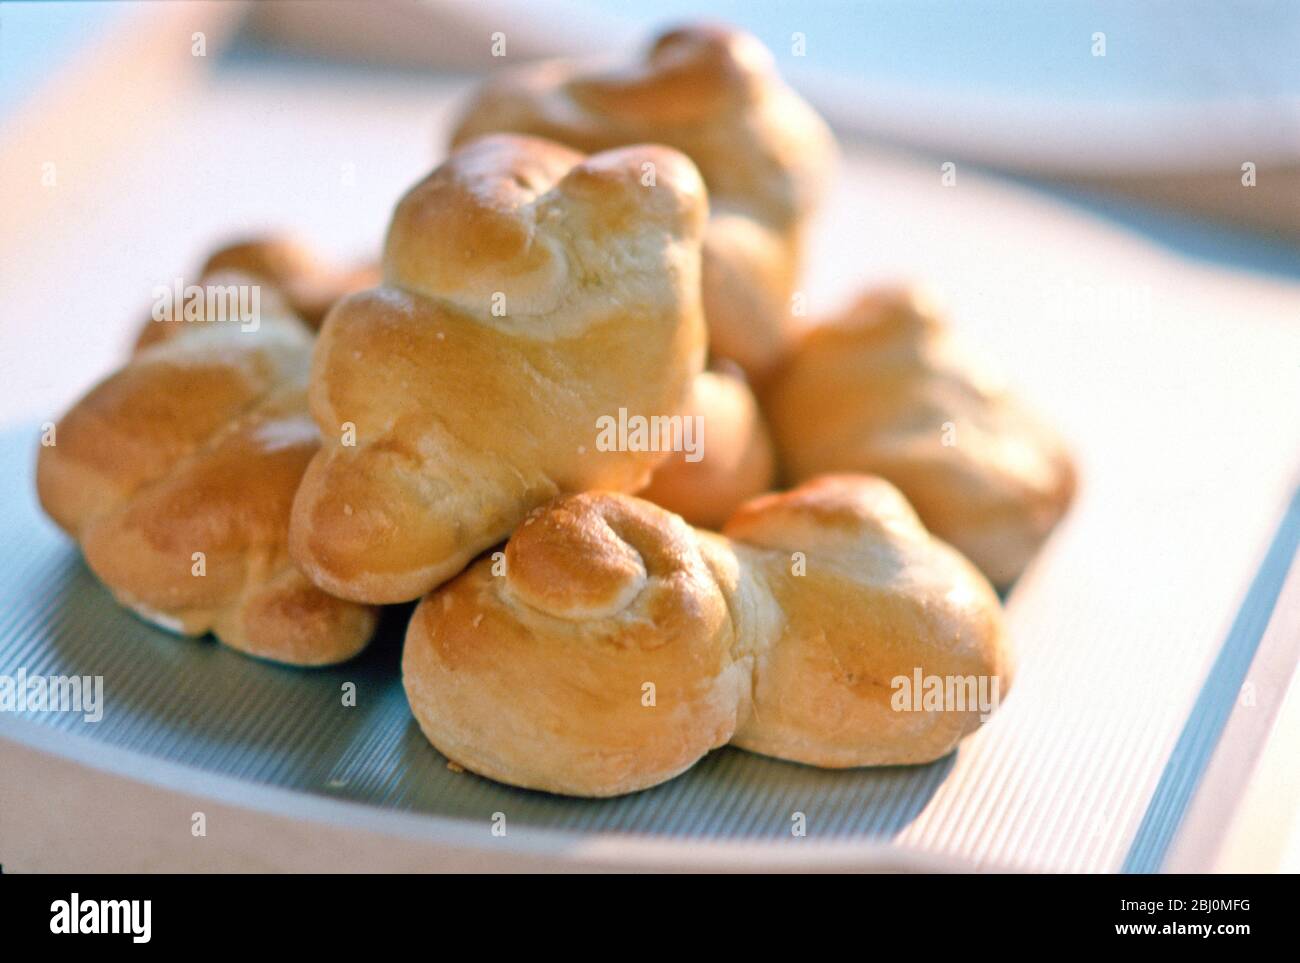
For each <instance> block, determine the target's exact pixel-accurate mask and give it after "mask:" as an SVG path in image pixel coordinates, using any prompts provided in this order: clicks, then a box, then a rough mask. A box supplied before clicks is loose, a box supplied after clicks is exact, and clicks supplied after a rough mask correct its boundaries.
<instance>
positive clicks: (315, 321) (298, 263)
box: [135, 235, 379, 350]
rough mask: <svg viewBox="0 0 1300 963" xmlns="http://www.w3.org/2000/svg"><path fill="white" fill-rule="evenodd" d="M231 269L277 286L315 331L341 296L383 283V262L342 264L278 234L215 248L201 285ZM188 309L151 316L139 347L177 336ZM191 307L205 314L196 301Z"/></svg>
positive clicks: (287, 304) (270, 286)
mask: <svg viewBox="0 0 1300 963" xmlns="http://www.w3.org/2000/svg"><path fill="white" fill-rule="evenodd" d="M231 275H237V276H238V277H239V278H241V279H243V280H245V281H247V280H249V279H252V280H253V281H254V283H257V284H259V285H261V286H262V287H263V288H264V291H263V295H264V296H267V294H268V290H269V289H274V294H275V297H277V298H278V299H279V300H280V301H282V302H283V304H284V305H285V307H286V308H287V309H288V310H289V311H291V312H293V313H294V314H296V315H297V316H298V317H299V318H301V319H302V320H303V321H304V322H306V324H307V326H308V327H310V328H311V329H312V330H313V331H314V330H316V329H318V328H319V327H320V326H321V322H322V321H323V320H324V319H325V313H326V312H327V311H328V310H329V309H330V307H331V306H332V305H333V304H334V302H335V301H337V300H338V299H339V298H341V297H343V296H344V295H345V294H351V293H352V292H353V291H360V290H362V289H363V288H367V287H371V286H373V285H375V284H378V283H379V269H378V267H377V266H374V265H359V266H355V267H351V268H336V267H334V266H332V265H329V264H326V263H325V262H324V261H322V260H321V258H320V257H319V256H318V255H317V254H316V253H315V252H314V251H312V249H311V248H310V247H309V246H307V245H306V244H304V243H303V242H301V241H298V240H296V239H294V238H291V237H284V236H278V235H270V236H267V237H258V238H250V239H248V240H244V241H237V242H235V243H233V244H228V245H226V246H225V247H222V248H219V249H218V250H216V251H214V252H213V253H212V256H211V257H209V258H208V259H207V261H206V262H205V263H204V265H203V269H202V270H201V271H200V272H199V276H198V279H197V280H196V282H195V286H196V287H206V286H210V285H212V284H214V283H220V281H221V279H222V278H223V277H228V276H231ZM185 310H186V305H185V304H184V303H182V304H181V305H179V306H176V308H175V309H173V310H172V311H169V312H167V313H165V314H163V315H162V316H160V317H151V318H150V319H149V320H148V321H147V322H146V323H145V324H144V325H143V327H142V328H141V330H140V334H139V337H138V338H137V339H136V345H135V346H136V350H140V349H142V348H147V347H150V346H151V345H154V344H157V343H159V342H160V341H166V340H167V339H168V338H171V337H174V336H175V335H176V333H177V332H179V331H180V330H181V329H182V328H184V327H185V325H186V323H187V322H186V318H185ZM190 311H191V313H194V314H199V315H200V316H201V312H199V311H198V310H197V308H195V307H193V306H191V307H190Z"/></svg>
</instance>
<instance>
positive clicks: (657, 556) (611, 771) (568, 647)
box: [403, 476, 1011, 796]
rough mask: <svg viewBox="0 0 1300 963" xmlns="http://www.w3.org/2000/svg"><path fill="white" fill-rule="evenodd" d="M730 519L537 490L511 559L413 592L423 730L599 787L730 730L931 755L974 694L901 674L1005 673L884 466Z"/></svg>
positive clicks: (408, 657)
mask: <svg viewBox="0 0 1300 963" xmlns="http://www.w3.org/2000/svg"><path fill="white" fill-rule="evenodd" d="M725 532H726V535H725V537H724V536H723V535H715V534H712V533H709V532H704V531H699V530H693V529H691V528H689V527H688V526H687V525H686V524H685V523H684V522H683V521H682V520H681V519H680V518H678V517H677V516H675V515H672V514H671V513H669V512H666V511H664V510H662V509H660V508H658V507H656V506H653V505H651V504H650V503H648V502H645V501H643V500H640V499H637V498H632V497H630V496H626V495H614V494H609V493H601V492H588V493H584V494H580V495H572V496H567V497H561V498H557V499H555V500H554V501H552V502H550V503H549V504H547V505H546V506H544V507H542V508H539V509H537V510H535V511H534V512H533V513H531V514H530V515H529V516H528V518H527V519H526V520H525V522H524V523H523V524H522V525H521V526H520V527H519V528H517V529H516V530H515V533H514V535H513V536H511V539H510V542H509V544H508V546H507V548H506V552H505V556H504V559H501V558H496V559H493V558H485V559H483V560H480V561H479V562H477V563H476V564H475V565H473V566H472V567H471V568H470V569H469V570H467V571H466V572H465V573H463V574H462V575H460V576H459V577H458V578H456V579H455V580H453V581H451V582H449V583H447V584H446V585H444V586H442V587H441V588H439V589H438V590H436V591H435V592H432V593H430V594H429V595H428V596H426V597H425V599H424V600H423V601H422V602H421V603H420V605H419V607H418V608H417V609H416V612H415V615H414V616H413V618H412V620H411V624H410V627H409V629H408V632H407V638H406V648H405V652H404V654H403V678H404V681H405V685H406V689H407V694H408V697H409V699H410V703H411V707H412V710H413V711H414V713H415V716H416V719H417V720H418V721H419V723H420V726H421V728H422V729H423V730H424V733H425V735H426V736H428V738H429V739H430V741H431V742H433V744H434V745H435V746H436V747H437V748H438V749H439V750H440V751H441V752H443V753H444V754H445V755H447V756H448V757H449V758H450V759H452V760H453V761H454V762H456V763H457V764H459V765H462V766H464V767H466V768H468V769H470V770H473V771H474V772H477V773H480V774H482V775H485V776H489V777H491V778H493V779H497V780H501V781H503V782H508V783H511V784H514V785H519V786H525V787H529V788H534V789H544V790H547V791H550V792H557V793H564V794H568V795H578V796H611V795H617V794H620V793H625V792H632V791H635V790H637V789H643V788H646V787H648V786H653V785H655V784H657V783H660V782H663V781H664V780H666V779H670V778H672V777H673V776H674V775H676V774H678V773H680V772H682V771H684V770H685V769H687V768H689V767H690V766H691V765H692V764H693V763H694V762H695V761H697V760H698V759H699V758H700V757H701V756H703V755H704V754H705V753H706V752H708V751H709V750H710V749H712V748H714V747H716V746H719V745H722V744H724V743H727V742H730V743H732V744H733V745H737V746H740V747H743V748H746V749H750V750H753V751H756V752H762V753H765V754H768V755H773V756H777V757H779V758H782V759H790V760H794V761H798V762H804V763H808V764H811V765H817V766H828V767H844V766H862V765H892V764H901V763H920V762H927V761H930V760H932V759H936V758H938V757H940V756H942V755H944V754H946V753H947V752H949V751H951V749H952V748H953V747H954V746H955V745H956V744H957V742H958V740H960V739H961V737H962V736H963V735H965V734H967V733H969V732H971V731H973V730H974V729H975V728H976V727H978V726H979V724H980V722H981V721H982V715H983V711H982V708H981V707H978V706H961V705H957V706H948V707H945V708H931V709H929V710H921V711H910V710H908V711H904V710H903V709H901V708H900V707H899V705H898V703H897V702H896V698H897V695H896V694H897V691H898V687H897V684H896V680H897V679H898V678H900V677H906V678H907V679H909V680H910V679H912V678H913V677H914V673H916V672H917V671H919V672H920V673H921V674H922V675H923V676H927V677H934V676H937V677H942V678H945V679H947V678H954V679H955V678H962V679H965V678H971V679H979V678H982V679H984V680H985V685H986V691H991V692H993V693H994V698H995V701H996V699H997V698H1000V697H1001V696H1003V695H1005V694H1006V691H1007V687H1008V685H1009V683H1010V677H1011V663H1010V656H1009V652H1008V649H1007V641H1006V636H1005V630H1004V627H1003V623H1002V616H1001V607H1000V605H999V603H998V600H997V596H996V595H995V594H994V592H993V589H992V587H991V586H990V585H989V584H988V582H987V581H986V580H985V579H984V578H983V576H981V575H980V574H979V572H977V571H976V570H975V568H974V567H973V566H972V565H970V563H969V562H967V561H966V560H965V559H964V558H962V557H961V556H960V555H958V554H957V553H956V552H955V551H953V550H952V549H951V548H949V547H948V546H946V545H944V544H943V543H941V542H939V541H937V540H935V539H933V538H931V537H930V536H929V535H928V533H926V531H925V529H924V528H923V527H922V526H921V524H920V522H919V521H918V520H917V518H916V515H915V513H914V512H912V510H911V508H910V507H909V506H908V505H907V502H906V501H905V500H904V499H903V497H902V496H901V495H900V494H899V493H898V491H897V490H896V489H894V488H893V487H892V486H890V485H889V484H888V483H886V482H884V481H882V480H880V479H876V478H869V477H862V476H843V477H828V478H824V479H818V480H816V481H814V482H810V483H809V484H807V485H804V486H802V487H800V488H799V489H796V490H795V491H793V492H788V493H783V494H779V495H769V496H764V497H763V498H760V499H756V500H754V501H752V502H750V503H748V504H747V505H746V506H744V507H742V508H741V509H740V510H739V511H738V512H737V513H736V515H735V516H734V517H733V519H732V520H731V521H730V522H728V524H727V526H726V530H725ZM994 680H996V683H995V682H994ZM995 684H996V686H997V688H996V689H994V688H993V686H994V685H995ZM983 708H989V707H988V706H985V707H983Z"/></svg>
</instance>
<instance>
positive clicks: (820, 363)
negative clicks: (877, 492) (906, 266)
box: [763, 289, 1075, 585]
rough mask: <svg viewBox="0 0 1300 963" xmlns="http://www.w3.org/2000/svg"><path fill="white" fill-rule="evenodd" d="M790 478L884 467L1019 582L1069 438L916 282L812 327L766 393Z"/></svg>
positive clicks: (941, 527)
mask: <svg viewBox="0 0 1300 963" xmlns="http://www.w3.org/2000/svg"><path fill="white" fill-rule="evenodd" d="M763 407H764V411H765V413H766V415H767V417H768V420H769V422H770V424H771V426H772V432H773V436H774V438H775V439H776V443H777V449H778V452H779V455H780V458H781V463H782V467H783V469H784V470H785V471H786V473H787V474H788V477H789V480H790V481H791V482H798V481H801V480H803V479H806V478H810V477H812V476H815V475H818V474H821V473H824V472H828V471H853V472H869V473H874V474H879V475H881V476H882V477H884V478H887V479H889V480H890V481H891V482H893V483H894V484H895V485H897V486H898V487H899V488H900V489H901V490H902V492H903V493H904V494H905V495H906V496H907V498H908V500H909V501H910V502H911V503H912V504H913V505H914V506H915V507H916V510H917V512H918V513H919V514H920V516H921V519H922V520H923V521H924V522H925V524H926V525H927V526H928V527H929V528H930V530H931V531H933V532H934V533H935V534H936V535H938V536H939V537H940V538H943V539H944V540H945V541H948V542H950V543H951V544H952V545H954V546H955V547H956V548H958V549H959V550H960V551H962V552H963V553H964V554H965V555H966V556H967V557H969V558H970V559H971V560H972V561H973V562H975V564H976V565H977V566H978V567H979V568H980V569H981V570H982V571H983V572H984V574H985V575H987V576H988V577H989V578H990V579H992V580H993V582H994V583H995V584H998V585H1006V584H1009V583H1010V582H1012V581H1014V580H1015V578H1016V577H1017V576H1018V575H1019V574H1020V572H1021V571H1022V570H1023V569H1024V567H1025V566H1026V565H1027V564H1028V562H1029V560H1030V558H1031V557H1032V556H1033V554H1034V553H1035V552H1036V551H1037V549H1038V547H1039V546H1040V544H1041V543H1042V541H1043V540H1044V539H1045V538H1046V537H1047V535H1048V534H1049V533H1050V532H1051V530H1052V528H1053V527H1054V526H1055V525H1056V523H1057V521H1059V520H1060V518H1061V516H1062V515H1063V514H1064V512H1065V510H1066V508H1067V507H1068V506H1069V503H1070V501H1071V499H1072V497H1073V494H1074V487H1075V473H1074V466H1073V463H1072V461H1071V459H1070V456H1069V453H1068V452H1067V450H1066V448H1065V446H1064V444H1063V443H1062V442H1061V440H1060V439H1059V437H1058V436H1057V435H1056V434H1055V433H1054V432H1053V431H1052V430H1050V429H1049V428H1047V427H1046V426H1044V425H1043V424H1041V423H1040V422H1039V421H1038V420H1037V419H1036V418H1034V417H1033V416H1032V414H1031V413H1030V412H1029V411H1028V410H1027V409H1026V408H1025V407H1024V406H1023V405H1021V404H1020V403H1019V402H1018V401H1017V400H1016V399H1015V398H1013V397H1011V396H1010V395H1008V394H1007V393H1006V391H1005V390H1004V389H1003V388H1002V387H1001V385H1000V383H999V382H998V381H997V379H995V378H994V377H993V376H991V375H990V374H988V373H987V372H986V371H984V370H983V369H982V368H981V367H979V366H978V365H977V364H976V363H975V362H974V361H972V360H971V359H970V358H968V357H966V356H965V355H963V354H962V353H961V352H959V350H958V349H957V347H956V345H955V344H954V342H953V340H952V338H951V336H950V335H949V333H948V331H947V329H946V326H945V325H944V324H943V323H942V322H941V321H940V320H939V318H938V316H937V315H936V313H935V311H934V309H933V308H932V307H931V306H929V305H928V304H927V303H926V301H925V299H924V298H922V297H920V296H919V295H918V294H917V293H916V292H914V291H910V290H905V289H882V290H878V291H873V292H869V293H867V294H865V295H863V296H861V297H860V298H859V299H858V300H857V301H856V302H855V303H854V304H853V306H852V307H850V308H849V310H848V311H846V312H845V313H844V314H843V315H841V316H839V317H837V318H834V319H831V320H829V321H827V322H826V323H824V324H821V325H818V326H817V327H815V328H813V329H811V330H810V331H809V332H808V333H807V334H806V336H805V337H804V339H803V340H802V342H801V343H800V345H799V346H798V348H797V349H796V350H795V351H794V352H793V354H792V356H791V358H790V359H789V361H788V362H787V363H786V365H785V366H784V367H783V368H782V370H781V371H780V373H779V374H778V376H777V377H776V378H775V379H774V381H773V382H772V384H771V385H770V386H769V387H768V390H767V391H766V392H765V393H764V396H763Z"/></svg>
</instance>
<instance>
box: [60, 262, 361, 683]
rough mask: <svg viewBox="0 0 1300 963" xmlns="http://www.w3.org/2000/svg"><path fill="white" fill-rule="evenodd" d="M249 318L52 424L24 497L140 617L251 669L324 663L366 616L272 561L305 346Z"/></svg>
mask: <svg viewBox="0 0 1300 963" xmlns="http://www.w3.org/2000/svg"><path fill="white" fill-rule="evenodd" d="M230 277H232V278H235V277H239V278H241V279H242V280H243V282H245V283H249V282H250V279H249V278H248V277H246V276H234V275H231V276H230ZM259 322H260V323H259V325H258V328H257V330H255V331H254V330H241V328H240V326H239V325H237V324H234V323H230V322H222V323H197V324H194V325H189V326H187V327H185V328H182V329H179V331H178V333H177V334H176V335H175V336H173V337H171V338H170V339H168V340H167V341H166V343H161V344H158V345H156V346H155V347H152V348H148V349H145V350H142V351H139V352H138V353H137V354H136V355H135V356H134V357H133V358H132V360H131V361H130V362H129V363H128V364H127V365H126V366H125V367H123V368H122V369H121V370H119V371H118V372H117V373H115V374H113V375H111V376H110V377H108V378H107V379H105V380H104V381H103V382H101V383H100V384H99V385H97V386H96V387H95V388H93V389H92V390H91V391H90V392H89V393H88V394H87V395H86V396H85V397H84V398H82V400H81V401H79V402H78V403H77V404H76V405H74V406H73V407H72V409H71V410H69V411H68V413H67V414H66V415H65V416H64V417H63V419H62V420H61V421H60V422H59V423H58V424H57V425H56V427H55V435H54V438H55V444H53V445H52V446H49V447H42V448H41V451H40V456H39V458H38V461H37V489H38V493H39V495H40V499H41V504H42V506H43V507H44V508H45V511H46V512H47V513H48V514H49V515H50V517H51V518H53V519H54V520H55V521H56V522H57V523H58V524H59V525H60V526H61V527H62V528H64V529H65V530H66V531H67V532H68V533H69V534H71V535H72V536H73V537H75V538H76V539H77V540H78V541H79V542H80V544H81V547H82V550H83V552H84V553H85V557H86V562H87V564H88V565H89V566H90V568H91V569H92V571H94V572H95V574H96V575H97V576H98V577H99V578H100V580H101V581H103V582H104V584H105V585H107V586H108V588H109V589H110V590H111V591H112V592H113V594H114V595H115V596H116V597H117V598H118V599H119V600H120V601H121V602H122V603H123V604H124V605H126V606H128V607H130V608H132V609H134V610H135V611H137V612H138V613H139V614H141V615H142V616H144V617H145V618H148V619H150V620H151V621H154V622H157V623H158V624H160V625H163V626H164V627H167V628H171V629H174V630H179V631H182V632H185V633H187V634H194V635H201V634H203V633H205V632H208V631H212V632H213V633H214V634H215V635H217V637H218V638H219V639H220V640H221V641H222V642H224V643H226V644H227V645H230V646H232V647H233V648H236V649H239V650H241V651H243V652H246V653H248V654H250V655H254V656H258V657H260V658H266V659H273V660H275V661H279V662H286V663H290V664H294V665H321V664H327V663H332V662H338V661H341V660H343V659H346V658H349V657H351V656H353V655H355V654H356V653H357V652H359V651H360V650H361V649H362V648H363V647H364V646H365V644H366V643H367V642H368V641H369V638H370V635H371V634H372V632H373V629H374V625H375V613H374V611H373V610H371V609H368V608H365V607H362V606H358V605H355V604H353V603H350V602H344V601H342V600H340V599H336V598H332V597H330V596H328V595H326V594H325V593H324V592H322V591H321V590H320V589H317V588H316V587H315V586H312V585H311V584H310V583H308V582H307V581H306V579H305V578H304V577H303V576H302V575H301V574H300V573H299V572H297V570H296V569H295V568H294V567H293V564H292V562H291V561H290V559H289V555H288V551H287V537H288V523H289V511H290V507H291V505H292V501H293V495H294V492H295V491H296V489H297V487H298V482H299V479H300V478H301V476H302V472H303V470H304V469H305V468H306V466H307V462H308V461H309V460H310V458H311V456H312V455H313V454H314V453H315V451H316V450H317V448H318V447H319V444H320V441H319V436H318V434H317V432H316V427H315V425H314V424H313V423H312V421H311V419H310V417H309V416H308V414H307V396H306V377H307V371H308V362H309V355H310V352H311V344H312V342H311V336H310V333H309V332H308V331H307V330H306V329H305V328H304V327H303V326H302V325H301V323H300V322H299V321H298V320H297V319H296V318H294V317H293V316H292V315H288V314H279V315H276V314H265V315H264V316H263V317H261V318H260V319H259Z"/></svg>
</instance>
